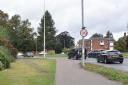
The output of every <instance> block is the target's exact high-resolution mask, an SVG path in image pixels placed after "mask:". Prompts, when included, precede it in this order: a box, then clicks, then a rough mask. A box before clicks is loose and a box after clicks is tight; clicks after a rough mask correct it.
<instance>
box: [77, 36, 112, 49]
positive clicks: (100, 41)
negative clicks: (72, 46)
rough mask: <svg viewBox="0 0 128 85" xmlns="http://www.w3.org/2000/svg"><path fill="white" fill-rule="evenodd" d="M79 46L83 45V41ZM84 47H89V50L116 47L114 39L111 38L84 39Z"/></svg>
mask: <svg viewBox="0 0 128 85" xmlns="http://www.w3.org/2000/svg"><path fill="white" fill-rule="evenodd" d="M78 47H79V48H81V47H82V41H81V40H80V41H79V42H78ZM84 47H85V48H87V50H88V51H91V50H99V49H104V50H113V49H114V40H113V39H112V38H111V39H109V38H104V37H102V38H101V37H100V38H90V39H85V40H84Z"/></svg>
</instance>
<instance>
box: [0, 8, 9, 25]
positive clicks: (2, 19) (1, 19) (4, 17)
mask: <svg viewBox="0 0 128 85" xmlns="http://www.w3.org/2000/svg"><path fill="white" fill-rule="evenodd" d="M8 20H9V16H8V14H7V13H5V12H3V11H2V10H0V26H4V27H8V25H7V24H8Z"/></svg>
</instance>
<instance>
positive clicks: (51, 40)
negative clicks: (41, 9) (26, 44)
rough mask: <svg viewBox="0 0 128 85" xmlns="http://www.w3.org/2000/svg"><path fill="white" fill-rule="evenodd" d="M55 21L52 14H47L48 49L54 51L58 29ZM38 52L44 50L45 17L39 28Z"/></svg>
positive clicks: (46, 34)
mask: <svg viewBox="0 0 128 85" xmlns="http://www.w3.org/2000/svg"><path fill="white" fill-rule="evenodd" d="M54 24H55V23H54V21H53V19H52V16H51V14H50V13H49V12H48V11H46V12H45V36H46V39H45V40H46V49H47V50H53V49H54V46H55V34H56V28H55V27H54ZM38 34H39V36H38V50H43V43H44V42H43V40H44V16H43V17H42V19H41V23H40V26H39V28H38Z"/></svg>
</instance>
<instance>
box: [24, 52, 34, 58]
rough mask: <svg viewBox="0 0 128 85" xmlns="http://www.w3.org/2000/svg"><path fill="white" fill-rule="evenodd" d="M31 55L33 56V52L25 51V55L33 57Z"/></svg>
mask: <svg viewBox="0 0 128 85" xmlns="http://www.w3.org/2000/svg"><path fill="white" fill-rule="evenodd" d="M33 56H34V54H33V52H26V53H25V57H33Z"/></svg>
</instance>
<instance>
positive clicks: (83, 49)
mask: <svg viewBox="0 0 128 85" xmlns="http://www.w3.org/2000/svg"><path fill="white" fill-rule="evenodd" d="M85 28H86V27H83V28H82V29H81V31H80V35H81V36H82V65H83V66H84V60H85V46H84V37H86V36H87V35H88V31H87V30H86V29H85Z"/></svg>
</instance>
